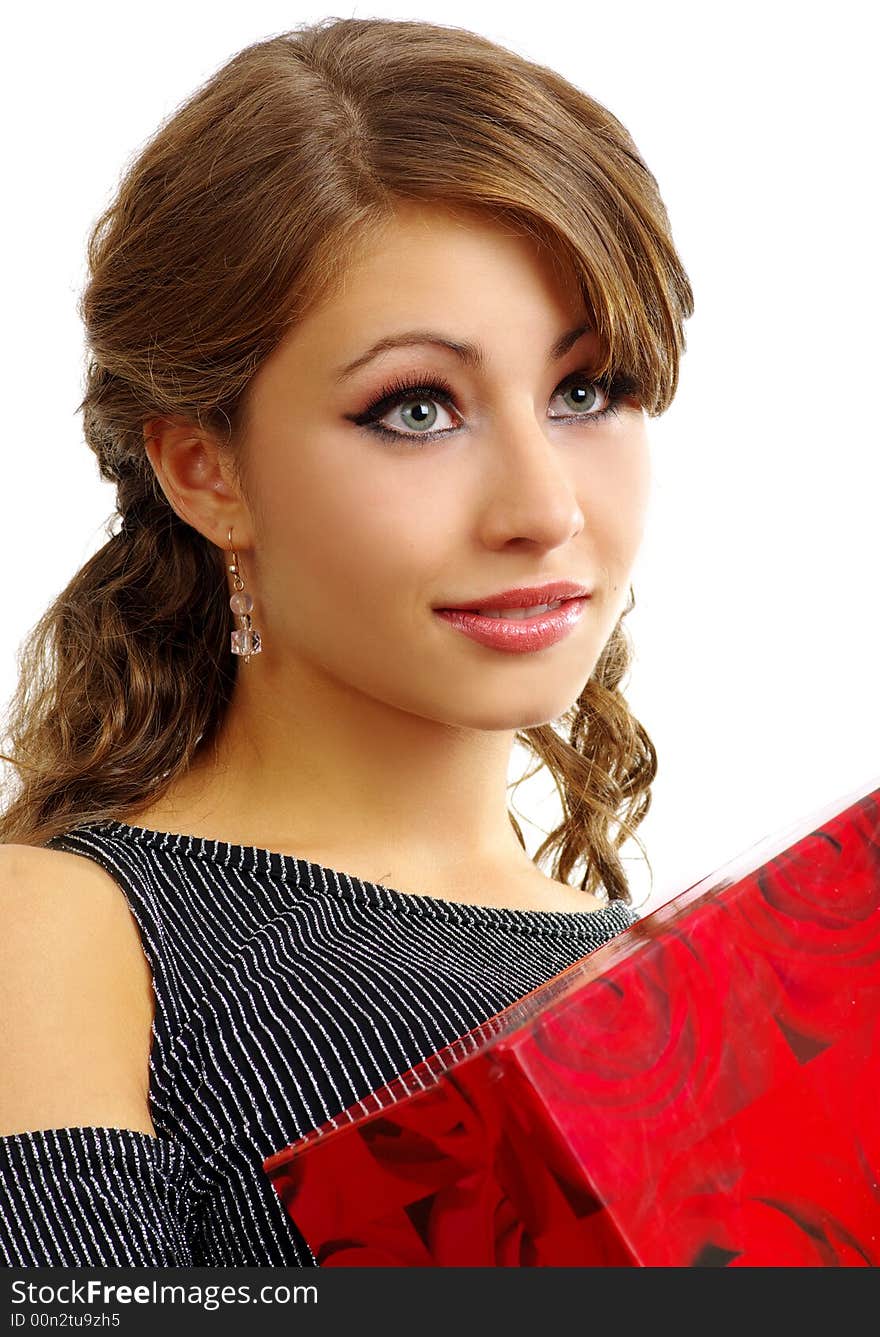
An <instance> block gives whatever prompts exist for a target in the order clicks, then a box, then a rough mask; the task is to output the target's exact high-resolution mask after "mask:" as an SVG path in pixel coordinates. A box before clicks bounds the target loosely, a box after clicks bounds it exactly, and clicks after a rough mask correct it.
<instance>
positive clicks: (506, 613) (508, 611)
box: [476, 599, 562, 622]
mask: <svg viewBox="0 0 880 1337" xmlns="http://www.w3.org/2000/svg"><path fill="white" fill-rule="evenodd" d="M561 604H562V600H561V599H559V600H557V602H556V603H555V604H536V605H535V606H534V608H503V609H498V608H478V609H476V612H477V613H479V615H480V617H499V618H504V619H505V621H506V620H507V619H508V618H511V619H512V620H513V621H515V622H521V621H522V620H523V619H524V618H527V617H537V615H538V614H539V613H551V612H552V611H553V609H554V608H559V607H560V606H561Z"/></svg>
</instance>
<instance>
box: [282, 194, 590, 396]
mask: <svg viewBox="0 0 880 1337" xmlns="http://www.w3.org/2000/svg"><path fill="white" fill-rule="evenodd" d="M579 319H588V313H587V312H586V310H585V306H584V302H583V299H582V296H581V294H580V291H579V288H578V285H577V283H576V281H575V279H574V277H573V275H572V274H571V272H570V271H569V270H568V269H567V267H566V264H565V261H564V260H563V259H562V257H560V256H557V255H556V254H555V253H553V252H551V251H550V250H549V249H548V248H547V247H546V246H544V245H542V243H541V242H540V241H539V240H538V239H537V238H535V237H533V236H531V235H529V234H527V233H525V232H524V231H523V230H521V229H517V228H515V227H513V226H511V225H510V224H507V223H505V222H504V221H503V220H499V219H496V218H494V217H492V216H490V215H486V214H481V213H478V212H476V211H467V210H463V209H460V208H457V209H452V208H448V207H442V208H441V207H438V206H424V205H417V204H413V203H410V202H407V203H406V204H404V205H403V206H401V207H400V208H399V209H398V210H397V211H396V212H395V213H394V214H393V215H392V216H391V217H389V218H388V219H387V220H385V221H383V222H382V223H381V224H380V225H379V226H378V227H376V228H375V229H371V231H370V232H369V234H368V235H366V236H364V237H362V238H358V240H357V242H356V244H355V247H354V250H353V254H352V256H351V259H350V261H349V263H348V264H347V265H346V267H345V270H344V273H343V275H342V279H341V282H340V283H339V284H338V285H337V286H336V287H335V289H334V291H333V292H332V293H328V295H327V296H326V297H325V298H324V299H323V300H322V301H321V302H320V303H319V304H317V305H316V306H315V307H313V308H312V309H311V310H310V312H309V313H308V315H306V316H305V317H304V318H303V319H302V320H301V321H300V322H299V324H298V325H297V326H295V327H294V328H293V329H292V330H291V331H290V333H289V335H288V336H287V338H286V339H285V340H284V342H283V344H282V345H281V346H280V347H279V349H278V350H276V354H275V355H273V360H275V361H278V360H282V361H283V360H285V359H288V358H289V359H295V360H297V361H298V362H299V363H300V365H302V366H303V368H304V369H305V366H306V364H307V365H308V371H309V374H314V373H316V372H318V371H319V370H324V371H325V372H326V371H327V370H328V369H338V368H340V367H341V366H342V365H344V364H345V363H346V362H348V361H349V359H354V358H356V357H357V356H358V354H359V353H361V352H363V350H364V349H365V348H366V347H368V346H369V345H371V344H372V343H374V342H375V341H378V340H381V339H382V338H384V337H388V336H394V335H395V334H398V333H401V332H403V331H405V330H410V329H418V328H427V327H431V328H432V329H439V330H444V331H445V332H447V333H448V334H449V335H450V337H451V338H453V339H456V338H457V339H460V340H463V341H465V340H466V341H470V342H475V343H479V344H481V345H484V346H485V347H486V348H487V350H491V347H492V346H493V345H499V346H500V345H503V343H504V341H505V340H507V342H508V343H510V342H511V341H514V342H515V341H517V340H521V339H522V338H524V337H525V338H527V339H531V338H532V337H534V338H535V339H536V340H540V346H541V347H542V349H543V348H545V347H547V346H549V345H550V343H551V342H552V341H553V339H554V338H556V337H557V336H558V335H559V333H560V332H561V331H562V329H564V328H567V327H568V326H570V325H573V324H575V323H577V321H578V320H579Z"/></svg>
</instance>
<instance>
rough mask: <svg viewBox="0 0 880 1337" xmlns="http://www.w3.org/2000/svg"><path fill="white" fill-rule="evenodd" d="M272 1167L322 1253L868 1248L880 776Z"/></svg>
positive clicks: (431, 1260) (878, 1060) (693, 1256)
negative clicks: (879, 784)
mask: <svg viewBox="0 0 880 1337" xmlns="http://www.w3.org/2000/svg"><path fill="white" fill-rule="evenodd" d="M850 800H851V796H850V798H848V799H847V800H846V803H847V806H845V807H843V808H842V809H841V807H840V804H836V805H834V809H833V811H832V812H830V813H829V812H827V811H826V812H823V813H821V814H820V813H814V814H812V816H811V817H810V819H808V820H807V821H805V822H802V823H800V824H799V826H798V827H797V828H790V829H789V830H788V831H786V832H784V833H776V834H775V835H774V836H771V837H768V838H767V839H766V840H764V841H762V842H760V843H759V844H758V845H756V846H754V847H753V848H752V849H750V850H749V851H747V852H746V853H745V854H744V855H741V856H740V857H739V858H738V859H737V860H734V861H732V862H731V863H729V864H726V865H724V866H723V867H722V868H721V869H719V870H717V871H716V872H715V873H713V874H711V875H710V876H709V877H708V878H705V879H704V880H703V881H701V882H698V883H697V884H696V885H695V886H693V887H690V888H689V889H688V890H687V891H684V892H682V893H681V894H680V895H678V896H677V897H675V898H674V899H673V900H671V901H669V902H668V903H667V904H666V905H663V906H662V907H661V908H660V909H658V910H656V911H655V912H654V913H653V914H650V915H648V916H646V917H645V918H644V919H642V920H640V921H639V922H638V923H636V924H634V925H633V926H632V927H631V928H629V929H626V930H625V931H624V932H623V933H621V934H620V935H618V936H617V937H616V938H614V939H612V940H611V941H610V942H609V943H607V944H606V945H605V946H604V947H601V948H599V949H598V950H596V951H593V952H591V953H590V954H589V955H588V956H586V957H584V958H583V959H582V960H581V961H579V962H576V963H575V964H574V965H573V966H571V967H569V969H567V970H565V971H563V972H562V973H561V974H559V975H556V976H555V977H554V978H553V979H551V980H550V981H548V982H547V983H546V984H544V985H542V986H541V987H540V988H538V989H535V990H534V991H533V992H532V993H530V994H528V995H526V996H525V997H524V998H523V999H521V1000H519V1001H518V1002H517V1003H515V1004H514V1005H513V1006H512V1007H509V1008H507V1009H505V1010H504V1011H503V1012H500V1013H498V1014H497V1015H496V1016H495V1017H493V1018H491V1019H490V1020H489V1021H488V1022H486V1023H485V1024H484V1025H483V1026H480V1027H479V1028H477V1029H476V1030H475V1031H471V1032H469V1033H468V1035H467V1036H466V1037H462V1038H461V1039H459V1040H456V1041H455V1042H454V1043H453V1044H451V1045H448V1046H447V1047H446V1048H445V1049H442V1050H440V1051H439V1052H438V1053H437V1054H436V1055H433V1056H432V1057H430V1058H429V1059H426V1060H425V1061H424V1062H422V1063H420V1064H419V1065H418V1067H416V1068H413V1069H411V1070H410V1071H409V1072H407V1073H404V1074H402V1075H401V1076H400V1077H399V1078H397V1079H396V1081H395V1082H392V1083H391V1084H390V1086H388V1087H385V1088H383V1089H382V1094H381V1097H380V1096H378V1095H374V1096H372V1097H368V1098H367V1099H366V1100H364V1101H361V1102H359V1103H358V1105H357V1106H352V1107H351V1109H350V1110H348V1111H345V1112H344V1113H343V1114H342V1115H341V1116H337V1117H336V1118H335V1119H334V1120H333V1121H332V1122H330V1123H327V1124H324V1125H322V1127H320V1128H318V1129H315V1130H314V1131H313V1132H311V1133H309V1134H307V1135H306V1136H305V1137H303V1138H300V1139H299V1140H298V1141H297V1142H295V1143H293V1144H292V1145H290V1146H289V1147H285V1148H283V1149H282V1150H280V1151H278V1152H277V1153H276V1154H275V1155H273V1156H270V1157H268V1158H267V1159H266V1160H265V1161H264V1163H263V1168H264V1170H265V1172H266V1173H267V1174H268V1175H269V1177H270V1179H271V1182H272V1184H273V1186H274V1188H275V1189H276V1191H277V1192H278V1194H279V1196H280V1198H281V1201H282V1202H283V1203H284V1206H285V1208H286V1210H287V1211H288V1212H289V1214H290V1216H291V1218H292V1219H293V1220H294V1221H295V1223H296V1225H297V1227H298V1229H299V1230H300V1231H301V1233H302V1234H303V1236H304V1237H305V1239H306V1240H307V1241H308V1244H309V1246H310V1248H311V1249H312V1252H313V1253H314V1255H315V1257H316V1259H317V1261H318V1263H319V1265H320V1266H322V1267H339V1266H349V1267H351V1266H355V1267H368V1266H397V1267H425V1266H438V1267H450V1266H456V1267H460V1266H469V1267H485V1266H489V1267H544V1266H596V1265H602V1266H691V1267H693V1266H697V1267H699V1266H710V1267H711V1266H734V1267H736V1266H743V1265H748V1266H755V1265H758V1266H786V1265H787V1266H860V1267H865V1266H872V1265H876V1264H878V1263H880V1118H878V1092H880V1081H878V1077H880V1008H878V1002H880V789H874V790H873V791H872V792H871V793H869V794H867V795H865V796H863V797H861V798H859V799H857V800H856V801H854V802H852V801H850Z"/></svg>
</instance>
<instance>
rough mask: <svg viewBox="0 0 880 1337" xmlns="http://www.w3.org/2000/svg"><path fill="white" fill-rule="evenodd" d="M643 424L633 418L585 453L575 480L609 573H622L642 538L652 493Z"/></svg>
mask: <svg viewBox="0 0 880 1337" xmlns="http://www.w3.org/2000/svg"><path fill="white" fill-rule="evenodd" d="M650 483H651V477H650V456H649V452H648V441H647V435H646V433H645V429H644V425H643V424H641V423H639V422H636V423H634V424H633V425H632V427H631V428H627V429H626V430H621V431H619V432H617V433H615V434H614V435H613V436H611V435H610V434H609V436H608V437H607V438H606V439H605V440H604V441H602V442H600V443H598V447H597V449H595V450H593V451H590V452H589V453H588V454H586V455H585V456H584V459H583V462H582V466H581V471H580V476H579V478H578V481H577V490H578V500H579V502H580V505H581V510H582V511H583V514H584V528H585V531H586V532H587V533H588V534H591V535H592V536H593V539H594V540H595V547H596V551H597V552H600V553H601V554H602V558H603V560H604V562H605V563H606V565H607V567H608V568H609V570H610V571H611V572H612V573H616V574H619V573H621V572H625V571H626V570H627V568H628V567H629V566H630V565H631V563H632V562H633V560H634V558H635V556H636V553H637V552H638V549H639V546H640V544H641V541H642V538H643V536H644V531H645V524H646V519H647V510H648V499H649V493H650Z"/></svg>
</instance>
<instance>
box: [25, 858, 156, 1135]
mask: <svg viewBox="0 0 880 1337" xmlns="http://www.w3.org/2000/svg"><path fill="white" fill-rule="evenodd" d="M0 916H2V923H3V929H4V931H3V934H2V936H0V1017H2V1019H3V1020H2V1026H0V1073H2V1074H3V1076H2V1081H0V1136H5V1135H7V1134H9V1133H12V1132H20V1131H27V1130H30V1129H35V1128H50V1127H73V1126H90V1125H94V1126H115V1127H122V1128H135V1129H139V1130H141V1131H143V1132H148V1133H153V1134H155V1129H154V1128H153V1124H152V1120H151V1118H150V1113H149V1101H148V1083H149V1050H150V1038H151V1026H152V1018H153V995H152V979H151V975H150V969H149V965H148V963H147V960H146V957H145V955H144V952H143V948H142V945H141V940H140V935H139V932H138V928H137V924H136V923H135V921H134V918H133V916H132V914H131V911H130V909H129V907H128V903H127V901H126V898H125V896H124V895H123V894H122V891H121V889H120V887H119V886H118V885H117V884H116V882H115V881H114V880H113V878H111V877H110V875H109V874H108V873H106V872H105V871H104V870H103V869H102V868H100V867H99V866H98V865H97V864H95V863H94V862H93V861H92V860H89V859H84V858H82V857H81V856H79V855H76V854H70V853H68V852H66V851H63V850H52V849H45V848H42V847H36V846H30V845H0Z"/></svg>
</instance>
